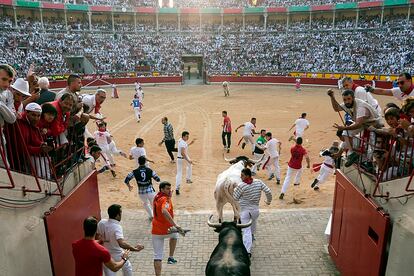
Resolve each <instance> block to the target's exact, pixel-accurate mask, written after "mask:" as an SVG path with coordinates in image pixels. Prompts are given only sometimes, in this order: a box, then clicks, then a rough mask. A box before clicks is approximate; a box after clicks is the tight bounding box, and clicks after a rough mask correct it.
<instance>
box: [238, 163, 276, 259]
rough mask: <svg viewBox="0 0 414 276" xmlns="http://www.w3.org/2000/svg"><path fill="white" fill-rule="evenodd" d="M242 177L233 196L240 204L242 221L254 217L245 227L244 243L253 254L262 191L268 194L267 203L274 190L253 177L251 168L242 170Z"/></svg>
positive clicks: (268, 203)
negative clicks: (249, 224)
mask: <svg viewBox="0 0 414 276" xmlns="http://www.w3.org/2000/svg"><path fill="white" fill-rule="evenodd" d="M240 177H241V179H242V182H241V183H240V184H239V185H238V186H237V187H236V189H235V190H234V193H233V197H234V199H235V200H237V201H238V202H239V204H240V208H241V211H240V220H241V223H242V224H244V223H248V222H249V220H250V219H252V224H251V226H249V227H246V228H244V229H243V244H244V246H245V247H246V250H247V253H249V256H251V250H252V244H253V240H254V234H255V232H256V225H257V219H258V218H259V202H260V197H261V195H262V191H263V192H264V193H265V194H266V204H267V205H270V203H271V202H272V191H271V190H270V189H269V187H267V186H266V184H264V183H263V181H261V180H259V179H253V178H252V172H251V171H250V169H249V168H245V169H243V170H242V171H241V174H240Z"/></svg>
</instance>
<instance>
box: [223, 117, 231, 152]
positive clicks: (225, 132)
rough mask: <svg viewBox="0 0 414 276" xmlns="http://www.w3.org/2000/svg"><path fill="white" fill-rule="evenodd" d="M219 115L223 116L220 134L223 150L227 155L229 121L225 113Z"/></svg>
mask: <svg viewBox="0 0 414 276" xmlns="http://www.w3.org/2000/svg"><path fill="white" fill-rule="evenodd" d="M221 115H222V116H223V125H222V127H223V132H222V133H221V139H222V141H223V146H224V150H227V153H229V152H230V145H231V120H230V117H229V116H227V111H223V112H222V113H221ZM226 138H227V144H226Z"/></svg>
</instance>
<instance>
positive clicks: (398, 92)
mask: <svg viewBox="0 0 414 276" xmlns="http://www.w3.org/2000/svg"><path fill="white" fill-rule="evenodd" d="M391 92H392V95H393V96H394V97H395V98H397V99H398V100H400V101H403V100H404V99H405V98H408V97H413V96H414V90H413V91H411V93H410V94H408V95H407V94H404V93H403V92H402V91H401V89H400V88H399V87H394V88H392V89H391Z"/></svg>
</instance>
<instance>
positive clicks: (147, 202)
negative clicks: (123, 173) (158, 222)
mask: <svg viewBox="0 0 414 276" xmlns="http://www.w3.org/2000/svg"><path fill="white" fill-rule="evenodd" d="M146 162H147V160H146V158H145V156H140V157H139V158H138V163H139V167H138V168H136V169H135V170H133V171H132V172H130V173H129V174H128V175H127V177H126V178H125V181H124V183H125V184H126V185H127V186H128V189H129V191H132V189H133V186H131V185H130V184H129V182H130V181H131V180H132V178H135V180H136V181H137V185H138V195H139V198H140V199H141V201H142V204H143V205H144V209H145V211H147V213H148V219H149V220H150V221H152V219H153V217H154V214H153V210H152V206H153V205H154V197H155V189H154V187H153V186H152V179H154V180H155V181H157V182H160V178H159V176H158V175H157V173H156V172H155V171H153V170H151V169H150V168H148V167H147V166H145V163H146Z"/></svg>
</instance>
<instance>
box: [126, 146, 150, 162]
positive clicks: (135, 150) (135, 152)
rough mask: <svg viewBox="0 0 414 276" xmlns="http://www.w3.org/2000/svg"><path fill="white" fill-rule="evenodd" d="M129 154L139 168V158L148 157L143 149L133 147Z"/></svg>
mask: <svg viewBox="0 0 414 276" xmlns="http://www.w3.org/2000/svg"><path fill="white" fill-rule="evenodd" d="M129 154H131V155H132V157H133V158H134V159H135V161H136V162H137V165H138V166H139V164H138V158H140V157H141V156H147V153H146V151H145V149H144V148H143V147H132V148H131V150H130V151H129Z"/></svg>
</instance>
